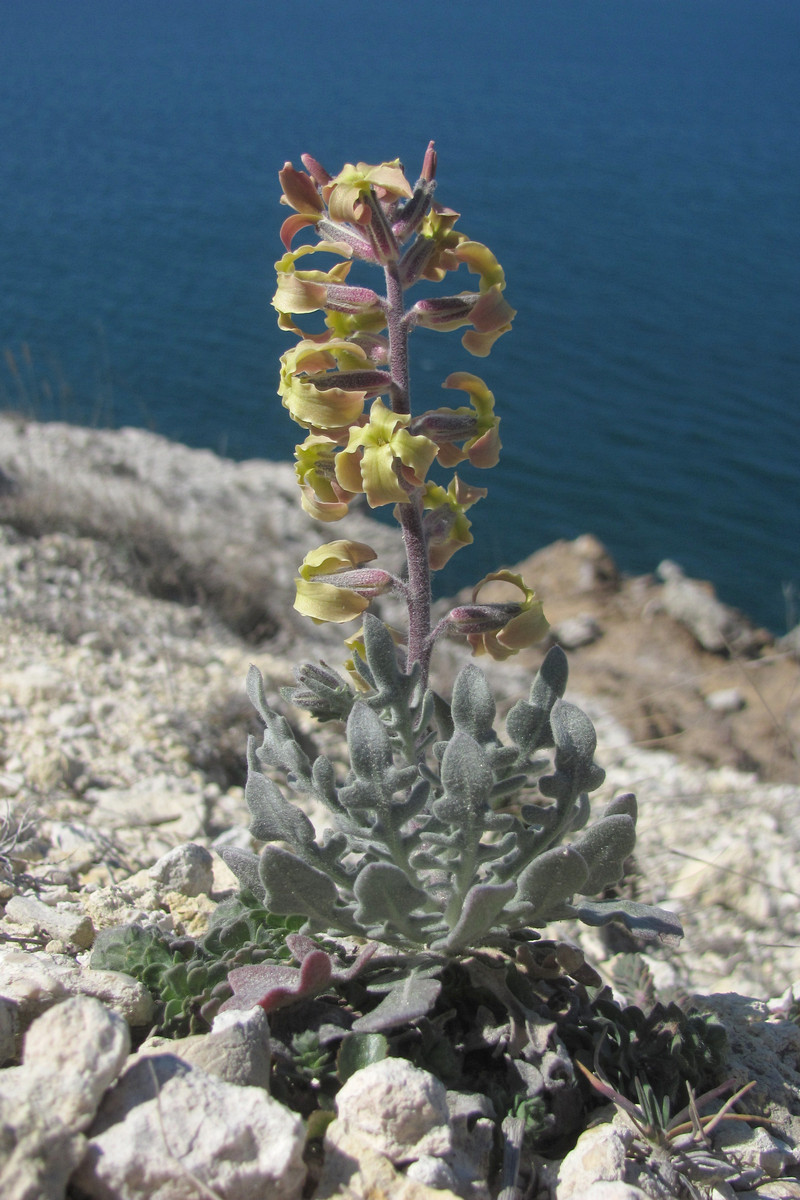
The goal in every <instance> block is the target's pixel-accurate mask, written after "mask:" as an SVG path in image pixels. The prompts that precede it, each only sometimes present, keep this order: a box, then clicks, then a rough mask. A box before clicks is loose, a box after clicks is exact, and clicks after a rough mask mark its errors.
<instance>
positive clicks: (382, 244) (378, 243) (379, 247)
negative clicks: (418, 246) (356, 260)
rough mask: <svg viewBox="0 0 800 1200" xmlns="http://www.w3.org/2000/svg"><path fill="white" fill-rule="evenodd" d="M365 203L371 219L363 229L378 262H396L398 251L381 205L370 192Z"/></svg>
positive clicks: (398, 255)
mask: <svg viewBox="0 0 800 1200" xmlns="http://www.w3.org/2000/svg"><path fill="white" fill-rule="evenodd" d="M366 202H367V204H368V205H369V208H370V212H371V217H372V219H371V220H370V223H369V225H367V226H366V227H365V228H366V232H367V235H368V237H369V240H370V241H371V242H372V247H373V249H374V251H375V254H376V256H377V260H378V262H380V263H384V264H385V263H390V262H397V260H398V258H399V257H400V249H399V247H398V245H397V242H396V241H395V236H394V234H393V233H392V228H391V226H390V224H389V222H388V220H387V219H386V213H385V212H384V210H383V205H382V204H381V202H380V201H379V200H378V198H377V196H376V195H375V193H374V192H372V191H370V192H369V193H368V195H367V196H366Z"/></svg>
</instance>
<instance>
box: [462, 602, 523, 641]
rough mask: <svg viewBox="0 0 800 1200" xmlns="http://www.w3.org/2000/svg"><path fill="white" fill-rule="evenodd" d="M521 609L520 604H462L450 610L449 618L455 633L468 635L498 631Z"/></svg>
mask: <svg viewBox="0 0 800 1200" xmlns="http://www.w3.org/2000/svg"><path fill="white" fill-rule="evenodd" d="M521 611H522V606H521V605H519V604H461V605H459V606H458V608H453V609H451V610H450V614H449V616H448V618H447V620H448V624H449V625H450V626H451V631H452V632H453V633H458V634H461V635H463V636H465V637H468V636H469V635H470V634H481V633H496V632H497V631H498V630H499V629H504V628H505V626H506V625H507V624H508V622H509V621H510V620H511V619H512V617H516V616H518V615H519V614H520V612H521Z"/></svg>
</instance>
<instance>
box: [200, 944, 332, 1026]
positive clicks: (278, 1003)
mask: <svg viewBox="0 0 800 1200" xmlns="http://www.w3.org/2000/svg"><path fill="white" fill-rule="evenodd" d="M332 973H333V972H332V960H331V958H330V955H328V954H326V953H325V951H324V950H312V951H311V952H310V953H309V954H307V955H306V956H305V958H304V959H303V962H302V964H301V966H300V967H299V968H298V967H284V966H282V965H277V964H276V963H259V964H257V965H252V966H247V967H236V968H235V969H234V970H233V971H231V972H230V974H229V975H228V983H229V984H230V985H231V987H232V988H233V995H232V996H231V998H230V999H229V1000H226V1001H225V1003H224V1004H222V1005H221V1006H220V1009H219V1011H220V1012H226V1011H229V1010H230V1009H248V1008H254V1007H255V1006H256V1005H258V1006H259V1007H260V1008H263V1009H264V1012H267V1013H269V1012H274V1011H275V1009H276V1008H285V1007H286V1005H288V1004H294V1003H295V1001H297V1000H304V999H307V998H308V997H309V996H316V995H318V994H319V992H322V991H324V990H325V988H326V987H327V986H328V984H329V983H330V981H331V975H332Z"/></svg>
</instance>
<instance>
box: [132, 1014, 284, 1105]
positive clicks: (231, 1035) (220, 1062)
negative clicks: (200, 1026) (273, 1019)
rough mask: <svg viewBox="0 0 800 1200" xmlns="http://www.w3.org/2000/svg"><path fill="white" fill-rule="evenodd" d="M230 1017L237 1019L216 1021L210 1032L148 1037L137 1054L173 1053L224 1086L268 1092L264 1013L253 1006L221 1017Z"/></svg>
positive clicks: (267, 1035) (267, 1031) (267, 1057)
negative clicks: (258, 1088) (224, 1021)
mask: <svg viewBox="0 0 800 1200" xmlns="http://www.w3.org/2000/svg"><path fill="white" fill-rule="evenodd" d="M229 1015H230V1016H238V1017H239V1018H240V1019H239V1020H238V1021H229V1022H227V1023H225V1024H222V1023H220V1024H218V1023H217V1020H215V1021H214V1025H213V1027H212V1030H211V1033H198V1034H194V1035H191V1036H189V1037H183V1038H164V1037H154V1038H148V1040H147V1041H146V1042H145V1043H144V1044H143V1045H142V1046H141V1048H140V1050H139V1054H140V1055H144V1054H176V1055H177V1056H178V1058H181V1059H183V1061H184V1062H187V1063H189V1064H190V1066H193V1067H200V1069H201V1070H203V1071H207V1072H208V1074H209V1075H216V1076H217V1078H218V1079H224V1080H225V1082H226V1083H236V1084H239V1085H240V1086H242V1087H260V1088H263V1089H264V1090H265V1091H267V1092H268V1091H269V1082H270V1079H269V1077H270V1062H271V1054H270V1040H269V1020H268V1018H267V1014H266V1013H265V1012H264V1010H263V1008H259V1007H258V1005H256V1006H255V1007H254V1008H250V1009H247V1010H243V1009H232V1010H229V1012H227V1013H222V1014H221V1017H227V1016H229Z"/></svg>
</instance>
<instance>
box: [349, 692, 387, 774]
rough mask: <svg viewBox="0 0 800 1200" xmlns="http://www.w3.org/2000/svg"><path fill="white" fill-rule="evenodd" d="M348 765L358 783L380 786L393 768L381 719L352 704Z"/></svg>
mask: <svg viewBox="0 0 800 1200" xmlns="http://www.w3.org/2000/svg"><path fill="white" fill-rule="evenodd" d="M347 744H348V746H349V747H350V762H351V764H352V767H353V770H354V771H355V773H356V775H357V776H358V778H359V779H363V780H367V781H375V782H376V783H383V781H384V780H385V778H386V776H387V774H388V772H389V771H390V770H391V767H392V744H391V742H390V741H389V735H388V733H387V732H386V730H385V728H384V726H383V725H382V724H381V720H380V717H379V716H378V715H377V713H374V712H373V711H372V709H371V708H368V707H367V705H366V704H361V703H358V702H357V703H355V704H354V705H353V710H352V712H351V713H350V716H349V718H348V720H347Z"/></svg>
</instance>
